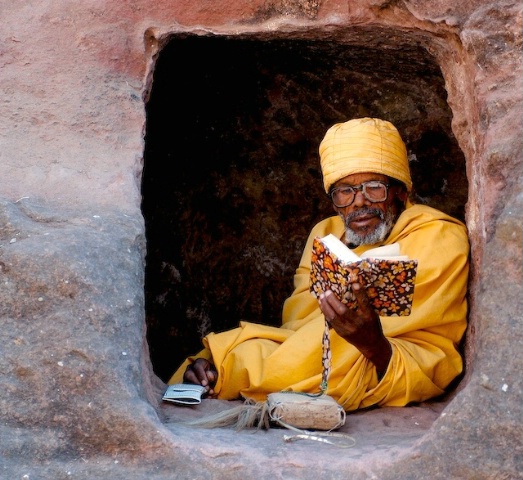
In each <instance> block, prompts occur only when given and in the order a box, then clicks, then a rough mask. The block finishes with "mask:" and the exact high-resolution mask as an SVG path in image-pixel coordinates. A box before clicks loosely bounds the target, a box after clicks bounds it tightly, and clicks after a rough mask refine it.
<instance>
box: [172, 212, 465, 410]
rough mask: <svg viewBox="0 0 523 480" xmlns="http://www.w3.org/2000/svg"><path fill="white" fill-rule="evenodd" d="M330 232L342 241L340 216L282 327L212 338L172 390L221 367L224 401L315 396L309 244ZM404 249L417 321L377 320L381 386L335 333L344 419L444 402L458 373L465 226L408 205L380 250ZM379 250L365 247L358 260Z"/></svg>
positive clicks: (332, 381)
mask: <svg viewBox="0 0 523 480" xmlns="http://www.w3.org/2000/svg"><path fill="white" fill-rule="evenodd" d="M329 233H332V234H334V235H336V236H337V237H338V238H341V237H342V236H343V233H344V225H343V222H342V220H341V218H340V217H339V216H334V217H330V218H327V219H325V220H323V221H322V222H320V223H318V224H317V225H316V226H315V227H314V228H313V230H312V231H311V233H310V235H309V239H308V241H307V244H306V246H305V249H304V251H303V255H302V258H301V261H300V264H299V267H298V269H297V270H296V275H295V277H294V287H295V289H294V292H293V293H292V295H291V296H290V297H289V298H288V299H287V300H286V301H285V303H284V306H283V316H282V326H281V327H270V326H266V325H261V324H255V323H250V322H241V323H240V326H239V327H238V328H234V329H232V330H230V331H227V332H223V333H218V334H214V333H211V334H209V335H207V336H206V337H205V338H204V340H203V343H204V346H205V348H204V350H202V351H201V352H200V353H199V354H198V355H196V356H195V357H191V358H189V359H187V360H186V361H185V362H184V363H183V364H182V365H181V366H180V367H179V368H178V370H177V371H176V372H175V374H174V375H173V377H172V378H171V379H170V381H169V383H170V384H172V383H177V382H181V381H182V378H183V373H184V371H185V368H186V366H187V364H188V363H189V362H190V361H192V359H193V358H197V357H205V358H208V359H210V360H211V361H212V362H213V363H214V365H215V366H216V368H217V371H218V381H217V383H216V386H215V392H217V396H218V398H220V399H237V398H240V397H244V398H251V399H254V400H257V401H262V400H265V399H266V396H267V394H269V393H271V392H275V391H280V390H284V389H290V390H296V391H305V392H318V391H319V385H320V382H321V374H322V362H321V355H322V343H321V342H322V334H323V330H324V325H325V324H324V322H325V319H324V316H323V314H322V313H321V310H320V309H319V306H318V301H317V300H316V299H315V298H314V297H313V296H312V295H311V293H310V292H309V273H310V263H311V252H312V241H313V239H314V237H315V236H320V237H321V236H325V235H327V234H329ZM394 242H398V243H399V244H400V249H401V253H402V254H406V255H408V256H409V257H410V258H413V259H417V260H418V273H417V276H416V286H415V290H414V300H413V304H412V313H411V315H409V316H406V317H380V318H381V323H382V326H383V331H384V334H385V335H386V337H387V338H388V340H389V341H390V343H391V345H392V351H393V353H392V358H391V361H390V364H389V367H388V369H387V371H386V372H385V375H384V376H383V378H382V379H381V381H379V382H378V378H377V374H376V369H375V367H374V365H373V364H372V363H371V362H369V361H368V360H367V359H366V358H365V357H364V356H363V355H362V354H361V353H360V352H359V351H358V350H357V349H356V348H355V347H353V346H352V345H351V344H349V343H348V342H347V341H345V340H344V339H342V338H341V337H339V336H338V335H337V334H336V333H335V332H334V331H333V330H331V350H332V367H331V373H330V376H329V380H328V390H327V393H328V394H329V395H332V396H333V397H334V398H335V399H336V400H337V401H338V402H339V403H340V404H341V405H342V406H343V407H344V408H345V410H347V411H350V410H356V409H358V408H364V407H369V406H371V405H380V406H403V405H406V404H408V403H410V402H419V401H423V400H427V399H429V398H432V397H435V396H438V395H440V394H442V393H443V392H444V389H445V388H446V387H447V386H448V385H449V383H450V382H451V381H452V380H453V379H454V378H455V377H456V376H457V375H459V374H460V373H461V371H462V368H463V365H462V359H461V356H460V354H459V351H458V346H459V342H460V340H461V338H462V336H463V334H464V332H465V329H466V317H467V300H466V292H467V282H468V269H469V264H468V256H469V243H468V238H467V232H466V229H465V226H464V225H463V224H462V223H461V222H459V221H458V220H456V219H454V218H452V217H449V216H448V215H446V214H444V213H442V212H440V211H438V210H435V209H433V208H430V207H427V206H425V205H412V204H410V203H409V204H408V206H407V209H406V210H405V211H404V212H403V213H402V214H401V215H400V217H399V219H398V221H397V222H396V225H395V226H394V228H393V230H392V232H391V233H390V235H389V237H388V238H387V240H386V241H385V242H384V243H383V245H386V244H390V243H394ZM376 246H378V245H368V246H361V247H358V248H357V249H355V252H356V253H357V254H361V253H363V252H364V251H365V250H368V249H370V248H374V247H376Z"/></svg>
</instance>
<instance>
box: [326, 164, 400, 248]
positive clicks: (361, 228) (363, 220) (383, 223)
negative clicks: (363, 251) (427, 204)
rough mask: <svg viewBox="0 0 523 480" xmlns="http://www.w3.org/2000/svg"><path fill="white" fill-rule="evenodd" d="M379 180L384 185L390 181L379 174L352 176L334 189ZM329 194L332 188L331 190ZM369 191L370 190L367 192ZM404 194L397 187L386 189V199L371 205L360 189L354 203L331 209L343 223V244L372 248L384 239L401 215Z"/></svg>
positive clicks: (337, 184) (338, 182)
mask: <svg viewBox="0 0 523 480" xmlns="http://www.w3.org/2000/svg"><path fill="white" fill-rule="evenodd" d="M371 181H379V182H383V183H385V184H389V183H390V179H389V178H388V177H387V176H385V175H381V174H379V173H355V174H353V175H348V176H346V177H344V178H342V179H341V180H338V181H337V182H336V183H335V184H334V185H333V189H335V188H338V187H346V186H349V187H357V186H360V185H361V184H362V183H364V182H371ZM331 191H332V189H331ZM369 192H370V189H369ZM406 197H407V192H406V191H405V189H403V188H401V187H400V186H398V185H392V186H390V187H388V191H387V198H386V199H385V200H383V201H379V202H372V201H371V200H369V199H367V198H365V195H364V194H363V192H362V191H361V189H359V190H357V191H356V195H355V197H354V201H353V202H352V203H351V204H350V205H348V206H346V207H336V206H334V209H335V210H336V212H337V213H338V214H339V215H340V216H341V217H342V219H343V221H344V223H345V229H346V231H345V241H346V242H347V243H348V244H350V245H356V246H357V245H374V244H376V243H379V242H381V241H383V240H385V239H386V238H387V236H388V235H389V233H390V231H391V230H392V227H393V226H394V224H395V223H396V220H397V218H398V216H399V215H400V213H401V207H400V206H401V205H403V204H404V203H405V200H406Z"/></svg>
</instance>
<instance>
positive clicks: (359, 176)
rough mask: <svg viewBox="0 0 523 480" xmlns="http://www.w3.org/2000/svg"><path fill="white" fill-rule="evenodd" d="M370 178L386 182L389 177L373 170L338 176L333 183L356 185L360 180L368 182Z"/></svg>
mask: <svg viewBox="0 0 523 480" xmlns="http://www.w3.org/2000/svg"><path fill="white" fill-rule="evenodd" d="M370 180H380V181H382V182H387V181H388V180H389V177H387V175H383V174H381V173H374V172H361V173H353V174H351V175H347V176H346V177H343V178H340V179H339V180H338V181H337V182H336V183H335V184H334V186H339V185H357V184H360V183H362V182H368V181H370Z"/></svg>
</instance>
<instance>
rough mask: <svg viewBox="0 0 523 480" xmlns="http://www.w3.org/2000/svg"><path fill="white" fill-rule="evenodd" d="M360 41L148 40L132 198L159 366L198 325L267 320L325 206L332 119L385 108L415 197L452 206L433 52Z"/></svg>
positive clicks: (190, 340) (194, 338)
mask: <svg viewBox="0 0 523 480" xmlns="http://www.w3.org/2000/svg"><path fill="white" fill-rule="evenodd" d="M364 45H367V46H364ZM368 45H372V42H362V43H361V45H344V44H342V43H336V42H332V41H312V40H303V39H301V40H300V39H294V40H293V39H264V40H260V39H251V38H237V37H223V36H218V37H216V36H203V37H202V36H192V35H183V36H173V37H172V38H171V39H170V41H169V42H168V43H167V44H166V46H165V47H164V48H163V50H162V51H161V52H160V54H159V57H158V60H157V63H156V65H155V71H154V79H153V85H152V89H151V94H150V98H149V101H148V103H147V105H146V111H147V126H146V138H145V167H144V172H143V180H142V194H143V195H142V197H143V204H142V211H143V215H144V218H145V223H146V236H147V262H146V272H145V278H146V283H145V297H146V322H147V338H148V342H149V346H150V354H151V360H152V364H153V367H154V370H155V372H156V374H157V375H158V376H159V377H160V378H162V379H163V380H167V379H168V378H169V377H170V375H171V374H172V373H173V371H174V369H175V368H176V367H177V366H178V365H179V363H180V362H181V361H182V360H183V359H184V358H185V357H186V356H187V355H189V354H194V353H196V352H197V351H198V350H199V349H200V346H201V343H200V342H201V337H202V336H203V335H205V334H206V333H208V332H210V331H214V332H219V331H222V330H225V329H228V328H232V327H235V326H237V324H238V322H239V321H240V320H248V321H253V322H261V323H266V324H269V325H279V322H280V314H281V307H282V304H283V301H284V299H285V298H286V297H287V296H288V295H289V294H290V293H291V291H292V276H293V274H294V271H295V269H296V267H297V265H298V262H299V259H300V256H301V252H302V249H303V246H304V244H305V241H306V239H307V235H308V233H309V231H310V229H311V227H312V226H313V225H314V224H315V223H316V222H317V221H319V220H320V219H322V218H324V217H325V216H327V215H332V213H333V211H332V207H331V205H330V203H329V201H328V199H327V197H326V196H325V194H324V192H323V190H322V186H321V172H320V169H319V159H318V145H319V143H320V141H321V139H322V137H323V135H324V134H325V131H326V130H327V128H328V127H330V126H331V125H332V124H334V123H337V122H342V121H346V120H348V119H350V118H354V117H363V116H371V117H379V118H383V119H386V120H389V121H391V122H392V123H394V124H395V125H396V127H397V128H398V129H399V131H400V132H401V134H402V136H403V138H404V140H405V142H406V144H407V148H408V152H409V159H410V164H411V169H412V176H413V180H414V184H415V193H414V199H415V201H417V202H422V203H427V204H429V205H431V206H435V207H437V208H440V209H441V210H443V211H445V212H447V213H450V214H451V215H454V216H456V217H458V218H460V219H463V218H464V206H465V203H466V200H467V178H466V174H465V159H464V155H463V153H462V151H461V150H460V149H459V147H458V145H457V142H456V140H455V138H454V136H453V134H452V131H451V126H450V124H451V118H452V112H451V111H450V109H449V106H448V104H447V94H446V91H445V86H444V85H445V84H444V80H443V77H442V74H441V70H440V68H439V66H438V65H437V63H436V62H435V61H434V58H433V57H431V56H430V55H429V54H428V53H427V51H426V50H424V49H423V48H421V47H419V46H416V45H409V44H407V43H406V44H402V45H389V46H387V48H381V47H372V46H368Z"/></svg>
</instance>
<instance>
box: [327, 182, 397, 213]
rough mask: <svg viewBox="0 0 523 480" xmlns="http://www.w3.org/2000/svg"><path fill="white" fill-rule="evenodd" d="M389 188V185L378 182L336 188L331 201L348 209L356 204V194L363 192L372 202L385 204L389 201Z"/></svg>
mask: <svg viewBox="0 0 523 480" xmlns="http://www.w3.org/2000/svg"><path fill="white" fill-rule="evenodd" d="M387 187H388V185H386V184H385V183H383V182H378V181H372V182H364V183H362V184H361V185H354V186H351V187H350V186H348V185H347V186H343V187H338V188H335V189H334V190H333V191H332V192H331V199H332V202H333V203H334V205H336V206H337V207H348V206H349V205H350V204H351V203H352V202H354V198H355V197H356V192H357V191H358V190H361V191H362V193H363V196H364V197H365V198H366V199H367V200H369V201H370V202H373V203H375V202H383V201H385V200H386V199H387Z"/></svg>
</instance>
